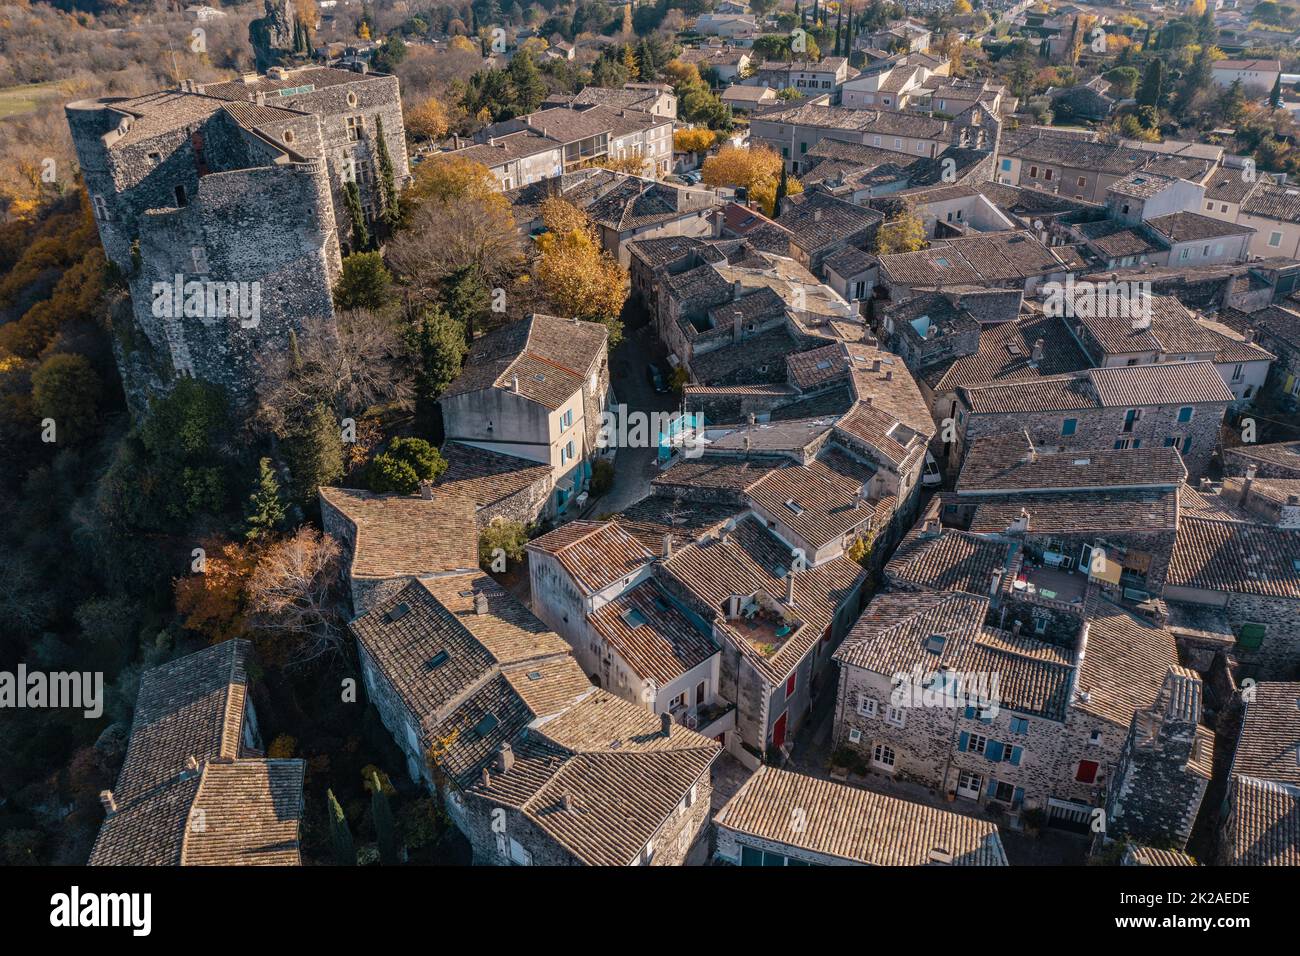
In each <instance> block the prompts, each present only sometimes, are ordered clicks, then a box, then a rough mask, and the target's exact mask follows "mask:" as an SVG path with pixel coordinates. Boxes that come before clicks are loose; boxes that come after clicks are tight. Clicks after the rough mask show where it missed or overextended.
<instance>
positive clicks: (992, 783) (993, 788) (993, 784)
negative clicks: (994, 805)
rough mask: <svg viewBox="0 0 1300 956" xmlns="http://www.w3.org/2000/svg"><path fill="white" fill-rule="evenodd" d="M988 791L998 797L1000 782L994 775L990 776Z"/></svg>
mask: <svg viewBox="0 0 1300 956" xmlns="http://www.w3.org/2000/svg"><path fill="white" fill-rule="evenodd" d="M987 792H988V795H989V796H990V797H996V796H997V795H998V782H997V781H996V780H994V779H993V778H992V777H989V789H988V791H987Z"/></svg>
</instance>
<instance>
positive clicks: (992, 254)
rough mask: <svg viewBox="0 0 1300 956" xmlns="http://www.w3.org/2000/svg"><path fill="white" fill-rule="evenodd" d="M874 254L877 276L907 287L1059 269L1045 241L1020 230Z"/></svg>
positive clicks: (1012, 277) (994, 279) (977, 281)
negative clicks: (878, 267) (920, 248)
mask: <svg viewBox="0 0 1300 956" xmlns="http://www.w3.org/2000/svg"><path fill="white" fill-rule="evenodd" d="M879 259H880V269H881V272H882V278H884V279H885V280H886V281H888V282H892V283H899V284H903V285H909V286H913V287H917V286H925V287H936V288H942V287H945V286H951V285H957V284H985V283H991V282H997V281H1007V280H1017V279H1028V278H1030V277H1032V276H1041V275H1047V274H1048V273H1052V272H1064V271H1065V269H1064V267H1063V266H1062V264H1061V260H1060V259H1058V258H1057V257H1056V256H1055V255H1053V254H1052V251H1051V250H1050V249H1049V248H1047V246H1044V245H1043V244H1042V243H1041V242H1039V241H1038V240H1037V239H1035V238H1034V237H1033V236H1032V235H1030V234H1029V233H1028V232H1021V231H1013V232H1003V233H987V234H984V235H977V236H968V237H963V238H961V239H951V240H947V241H944V242H942V243H938V242H937V243H935V244H933V245H931V246H930V248H928V249H924V250H922V251H921V252H901V253H897V254H895V255H887V256H880V257H879Z"/></svg>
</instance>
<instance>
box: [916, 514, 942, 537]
mask: <svg viewBox="0 0 1300 956" xmlns="http://www.w3.org/2000/svg"><path fill="white" fill-rule="evenodd" d="M920 536H921V537H922V538H937V537H939V522H937V521H935V520H934V519H933V518H926V519H925V523H924V524H922V525H921V535H920Z"/></svg>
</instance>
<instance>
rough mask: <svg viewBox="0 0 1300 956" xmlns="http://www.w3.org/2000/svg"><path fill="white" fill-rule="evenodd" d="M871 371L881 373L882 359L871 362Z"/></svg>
mask: <svg viewBox="0 0 1300 956" xmlns="http://www.w3.org/2000/svg"><path fill="white" fill-rule="evenodd" d="M871 371H873V372H879V371H880V359H872V360H871Z"/></svg>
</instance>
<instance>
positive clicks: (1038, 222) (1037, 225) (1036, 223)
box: [1034, 219, 1043, 229]
mask: <svg viewBox="0 0 1300 956" xmlns="http://www.w3.org/2000/svg"><path fill="white" fill-rule="evenodd" d="M1034 228H1035V229H1042V228H1043V220H1041V219H1035V220H1034Z"/></svg>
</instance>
